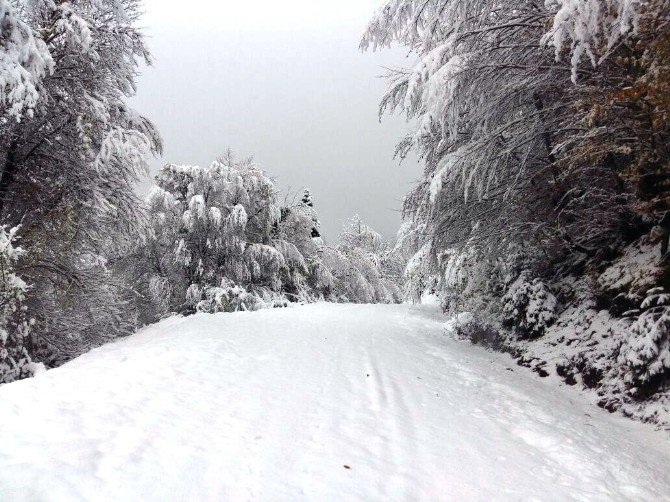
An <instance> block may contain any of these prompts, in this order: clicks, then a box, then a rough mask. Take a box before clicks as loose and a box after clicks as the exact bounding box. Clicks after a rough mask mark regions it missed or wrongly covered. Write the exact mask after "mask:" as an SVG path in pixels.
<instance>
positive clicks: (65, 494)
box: [0, 304, 670, 501]
mask: <svg viewBox="0 0 670 502" xmlns="http://www.w3.org/2000/svg"><path fill="white" fill-rule="evenodd" d="M443 322H444V319H443V318H440V317H439V316H438V315H437V313H436V312H434V311H432V310H430V308H427V307H423V308H421V307H410V306H379V305H378V306H356V305H329V304H319V305H312V306H306V307H299V308H293V309H283V310H271V311H261V312H254V313H239V314H222V315H215V316H210V315H197V316H194V317H190V318H185V319H169V320H167V321H164V322H162V323H160V324H158V325H155V326H152V327H149V328H147V329H145V330H143V331H142V332H140V333H139V334H138V335H136V336H134V337H132V338H130V339H127V340H124V341H121V342H119V343H116V344H113V345H108V346H105V347H102V348H100V349H98V350H95V351H93V352H91V353H89V354H86V355H84V356H83V357H80V358H79V359H77V360H75V361H73V362H71V363H69V364H67V365H65V366H64V367H62V368H60V369H57V370H53V371H49V372H46V373H43V374H40V375H39V376H37V377H36V378H34V379H32V380H27V381H22V382H17V383H13V384H10V385H5V386H3V387H0V500H3V501H13V500H30V501H33V500H38V501H39V500H53V501H69V500H110V501H111V500H115V501H116V500H137V501H147V500H156V501H170V500H184V501H203V500H205V501H206V500H217V501H218V500H273V501H274V500H318V501H322V500H429V501H434V500H458V501H461V500H482V501H484V500H486V501H488V500H635V501H637V500H650V501H652V500H653V501H662V500H668V497H670V468H669V466H670V442H669V439H668V434H667V432H663V431H655V430H653V429H652V428H651V427H649V426H644V425H642V424H638V423H634V422H630V421H628V420H626V419H623V418H620V417H616V416H610V415H609V414H607V413H606V412H603V411H602V410H599V409H598V408H595V407H593V406H591V405H589V404H586V403H585V402H584V401H583V400H582V399H581V397H580V396H578V395H577V394H576V393H574V392H569V391H568V390H567V389H562V388H559V387H555V386H553V385H552V384H551V383H548V382H545V381H541V380H539V379H538V378H537V377H535V376H534V375H533V374H531V373H530V372H528V371H527V370H525V369H522V368H518V367H517V366H513V368H511V366H510V365H511V359H508V358H507V357H506V356H504V355H500V354H491V353H488V352H485V351H484V350H482V349H479V348H477V347H473V346H471V345H470V344H468V343H465V342H459V341H455V340H452V339H450V338H449V337H448V336H445V334H444V331H443V329H442V323H443ZM508 368H511V369H513V371H510V369H508Z"/></svg>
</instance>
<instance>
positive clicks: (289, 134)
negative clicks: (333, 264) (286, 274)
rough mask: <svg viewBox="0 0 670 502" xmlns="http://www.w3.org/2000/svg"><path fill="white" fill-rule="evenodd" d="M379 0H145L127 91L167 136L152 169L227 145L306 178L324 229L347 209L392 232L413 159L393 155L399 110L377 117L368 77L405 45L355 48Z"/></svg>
mask: <svg viewBox="0 0 670 502" xmlns="http://www.w3.org/2000/svg"><path fill="white" fill-rule="evenodd" d="M380 2H381V0H337V1H330V2H326V1H322V0H283V1H281V2H279V1H275V0H264V1H253V0H251V1H249V0H247V1H244V2H239V1H235V2H233V1H228V0H219V1H214V0H190V1H189V2H183V0H179V1H177V0H145V11H146V14H145V16H144V17H143V19H142V23H141V24H142V25H143V26H145V27H146V28H145V31H146V33H147V35H148V36H149V45H150V47H151V50H152V53H153V55H154V58H155V65H154V66H153V67H152V68H148V69H146V70H145V71H144V72H143V75H142V77H141V78H140V80H139V89H138V96H137V98H136V99H134V100H133V103H134V105H135V107H136V108H137V109H138V110H139V111H140V112H142V113H143V114H145V115H147V116H148V117H150V118H151V119H152V120H153V121H154V122H155V123H156V124H157V125H158V127H159V129H160V131H161V134H162V136H163V139H164V142H165V154H164V156H163V158H162V159H157V160H156V161H155V163H154V169H156V170H157V169H158V168H159V167H160V166H162V165H163V164H165V163H168V162H172V163H179V164H195V165H207V164H209V163H210V162H211V161H212V160H213V159H214V158H215V157H216V156H217V155H218V154H220V153H222V152H223V151H225V150H226V149H227V148H228V147H231V148H232V149H233V150H234V151H235V152H236V153H238V154H239V155H240V156H244V157H246V156H249V155H253V156H254V158H255V159H256V161H257V162H258V163H259V164H260V165H261V167H262V168H263V169H264V170H266V171H267V173H268V174H269V175H271V176H272V177H274V178H275V179H276V180H277V183H278V186H279V188H280V189H281V190H283V191H284V192H286V191H288V190H289V189H292V190H293V191H296V190H299V189H302V188H304V187H309V188H310V189H311V190H312V193H313V195H314V199H315V205H316V209H317V211H318V213H319V217H320V219H321V222H322V226H323V232H324V234H325V236H326V237H327V238H328V239H329V240H331V241H334V240H335V239H336V236H337V234H338V233H339V230H340V228H341V221H342V220H344V219H346V218H348V217H350V216H351V215H353V214H355V213H358V214H360V215H361V216H362V217H363V219H364V220H366V221H367V222H368V223H369V224H370V225H371V226H373V227H374V228H376V229H377V230H378V231H379V232H381V233H382V234H383V235H384V236H385V237H387V238H390V237H393V236H394V235H395V232H396V230H397V228H398V225H399V222H400V216H399V210H400V207H401V200H402V197H403V195H404V194H405V193H406V192H407V190H408V188H409V186H410V184H411V182H412V181H413V180H415V179H417V178H418V177H419V176H420V166H419V165H418V164H417V163H416V162H415V161H409V162H406V163H403V165H402V166H399V165H398V162H397V161H396V160H394V159H393V152H394V148H395V144H396V143H397V142H398V140H399V139H400V138H401V137H402V136H403V135H404V134H405V132H406V130H407V126H406V124H405V122H404V119H403V118H402V117H393V118H391V117H387V118H385V119H384V120H383V122H382V123H381V124H380V123H379V121H378V118H377V107H378V103H379V100H380V98H381V96H382V94H383V92H384V90H385V89H386V83H385V82H384V81H383V80H382V79H379V78H376V77H377V76H379V75H380V74H382V73H383V68H382V66H394V67H397V66H404V65H406V64H407V63H406V59H405V52H404V51H402V50H399V49H398V50H395V51H384V52H381V53H376V54H371V53H365V54H361V53H360V52H359V51H358V41H359V38H360V35H361V33H362V31H363V29H364V28H365V25H366V23H367V21H368V20H369V18H370V17H371V15H372V14H373V13H374V11H375V9H376V8H377V7H378V5H379V4H380Z"/></svg>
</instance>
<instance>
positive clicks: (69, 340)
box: [0, 0, 161, 359]
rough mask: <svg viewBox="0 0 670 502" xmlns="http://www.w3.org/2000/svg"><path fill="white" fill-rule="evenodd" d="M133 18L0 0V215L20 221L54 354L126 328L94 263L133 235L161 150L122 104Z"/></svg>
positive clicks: (134, 46)
mask: <svg viewBox="0 0 670 502" xmlns="http://www.w3.org/2000/svg"><path fill="white" fill-rule="evenodd" d="M139 14H140V3H139V2H138V1H137V0H114V1H107V0H77V1H71V2H64V1H54V0H37V1H31V2H24V1H20V0H2V1H0V48H2V50H0V222H2V223H3V224H6V225H9V226H16V225H18V224H19V223H21V226H20V230H19V232H18V235H19V236H20V238H21V244H22V247H23V248H24V249H25V251H26V253H25V254H24V255H22V256H21V257H20V258H19V262H20V268H21V275H22V277H24V279H25V280H26V282H28V283H30V284H31V285H32V287H31V289H30V290H29V291H27V292H26V305H28V307H29V310H30V312H31V316H34V318H35V319H36V324H35V327H34V330H33V337H34V338H35V339H36V346H37V345H39V346H43V345H46V346H48V347H50V349H49V351H50V352H53V353H54V354H53V357H55V358H57V359H58V358H63V357H71V356H72V355H76V354H77V353H80V352H81V351H83V350H86V349H87V348H88V347H90V346H93V345H96V344H98V343H100V341H101V339H108V338H109V337H110V336H111V337H113V336H118V335H121V334H128V333H130V332H132V329H133V328H132V327H128V326H127V323H126V322H119V321H118V320H119V318H127V317H129V316H128V315H127V314H128V313H127V312H123V313H121V312H120V311H119V309H120V307H121V306H122V305H123V302H121V301H120V299H119V295H124V294H125V293H124V290H125V288H126V286H123V285H118V284H115V283H114V281H112V280H111V275H110V274H109V271H105V270H104V269H103V268H101V267H103V265H102V264H103V263H105V261H106V257H107V256H110V255H113V254H114V253H115V252H116V250H120V249H121V248H123V247H124V246H126V245H129V244H130V243H132V241H134V240H136V238H137V235H138V230H139V228H140V227H141V222H142V219H143V213H142V208H141V204H140V201H139V200H138V198H137V196H136V195H135V193H134V185H135V183H136V181H137V180H138V179H139V177H140V176H141V175H143V174H144V173H146V171H147V167H148V164H147V157H148V156H149V155H151V154H152V153H155V152H158V151H159V150H160V148H161V145H160V139H159V137H158V134H157V132H156V130H155V128H154V127H153V125H152V124H151V123H150V122H149V121H148V120H147V119H145V118H144V117H142V116H141V115H139V114H138V113H137V112H135V111H134V110H133V109H132V108H130V107H129V106H128V104H127V102H126V98H128V97H129V96H132V95H133V94H134V92H135V77H136V75H137V71H138V65H139V63H140V62H150V58H149V53H148V50H147V48H146V46H145V44H144V38H143V35H142V33H141V32H140V30H139V29H138V28H137V27H136V22H137V19H138V16H139ZM101 333H104V336H103V335H100V334H101ZM91 337H93V338H91ZM38 342H39V343H38Z"/></svg>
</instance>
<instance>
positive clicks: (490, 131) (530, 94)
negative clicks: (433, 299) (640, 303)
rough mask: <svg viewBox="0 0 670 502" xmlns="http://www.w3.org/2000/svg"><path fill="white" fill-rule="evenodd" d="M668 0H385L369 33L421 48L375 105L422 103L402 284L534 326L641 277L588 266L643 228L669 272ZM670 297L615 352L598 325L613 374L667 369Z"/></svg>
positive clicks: (604, 261) (538, 331)
mask: <svg viewBox="0 0 670 502" xmlns="http://www.w3.org/2000/svg"><path fill="white" fill-rule="evenodd" d="M668 12H670V3H669V2H668V1H667V0H648V1H638V0H550V1H547V2H525V1H521V0H513V1H511V2H505V3H504V4H503V3H501V2H499V1H497V0H387V1H386V2H384V4H383V5H382V7H381V8H380V9H379V10H378V12H377V13H376V15H375V16H374V18H373V19H372V21H371V22H370V24H369V26H368V29H367V31H366V33H365V34H364V36H363V39H362V43H361V46H362V48H363V49H368V48H372V49H378V48H383V47H388V46H390V45H392V44H394V43H397V44H400V45H403V46H405V47H407V48H408V49H409V51H410V53H411V55H412V56H413V57H414V58H415V62H414V63H413V64H412V65H411V66H410V68H408V69H397V70H391V71H389V73H388V75H387V77H388V81H389V90H388V92H387V93H386V95H385V96H384V98H383V99H382V102H381V106H380V113H385V112H394V111H398V112H401V113H404V114H405V115H406V116H407V117H408V118H409V119H411V123H412V124H413V125H412V127H413V129H412V132H411V134H409V135H408V136H407V137H406V138H405V139H404V140H403V141H402V142H401V143H400V144H399V145H398V148H397V153H398V155H400V156H401V157H404V156H405V155H406V154H407V153H408V152H409V151H410V149H412V148H414V149H416V150H417V151H418V153H419V154H420V155H421V156H422V158H423V159H424V161H425V169H424V175H423V179H422V180H421V181H420V182H419V183H418V184H417V185H416V186H415V187H414V188H413V189H412V190H411V191H410V193H409V194H408V195H407V197H406V199H405V203H404V218H405V224H404V225H403V227H402V229H401V233H400V234H399V239H398V249H399V251H401V252H402V253H404V254H405V255H406V256H407V257H408V258H409V259H408V266H407V269H406V294H408V295H409V296H413V297H415V298H416V297H420V296H421V295H422V294H423V293H424V292H426V291H428V292H432V291H437V292H438V293H439V294H440V295H441V297H442V303H443V306H445V308H447V309H448V310H455V311H456V312H458V311H463V310H468V311H471V312H475V313H477V315H478V316H486V317H488V318H487V319H486V321H487V322H489V321H491V322H492V323H493V324H495V325H496V326H497V327H500V326H501V325H504V326H506V327H507V328H509V329H511V330H516V331H517V334H522V335H523V337H531V338H534V337H539V336H540V335H542V333H545V332H547V331H548V330H550V329H551V327H552V326H553V323H554V322H556V324H557V325H558V326H562V327H564V328H565V327H566V326H577V325H579V326H580V327H579V332H580V333H581V332H582V330H583V328H582V327H581V326H582V325H588V322H589V321H588V319H591V318H595V317H596V316H595V312H594V313H593V316H591V313H589V314H588V316H591V317H588V316H586V319H587V320H586V321H585V320H584V319H572V318H568V317H569V315H571V314H570V312H583V311H584V310H588V307H586V306H588V305H598V306H599V307H603V308H609V309H610V313H611V314H612V315H613V316H617V315H621V312H617V311H618V307H617V306H616V305H615V303H617V302H619V303H621V302H623V303H630V300H629V299H630V298H637V297H638V296H639V295H640V294H642V293H641V292H640V291H638V290H636V289H635V287H634V286H633V283H632V282H630V281H628V282H626V281H625V280H624V279H621V280H620V281H617V283H621V284H624V283H625V284H628V286H627V287H628V288H629V289H628V290H625V291H623V290H621V289H622V288H623V286H621V288H618V289H617V290H616V293H613V292H612V291H605V290H604V289H603V288H599V287H598V286H597V285H595V286H594V284H596V283H597V278H598V276H599V274H600V273H602V271H603V270H604V269H605V268H607V266H608V265H609V264H611V263H613V262H616V260H617V259H618V258H620V257H622V255H624V254H625V253H626V252H627V251H626V250H627V249H637V248H639V245H640V243H642V242H647V239H648V240H650V241H651V242H652V243H653V244H654V245H656V246H658V248H659V249H660V254H659V256H658V259H659V263H658V264H656V265H655V266H656V267H658V269H659V270H662V272H658V273H657V274H655V275H654V276H653V277H654V279H653V281H656V284H658V285H661V284H662V285H665V282H667V277H668V273H669V271H670V270H669V269H670V260H669V257H670V253H668V248H669V246H670V244H669V242H670V196H669V194H670V169H669V168H668V166H670V152H669V150H668V149H667V144H668V143H669V141H670V129H669V128H668V123H669V122H668V112H669V110H670V86H669V84H668V82H670V65H669V64H668V61H670V57H669V56H670V24H669V23H668ZM644 256H647V254H646V252H645V253H644ZM623 261H625V260H623ZM643 263H647V258H645V259H644V260H643V259H642V258H639V262H638V263H637V264H635V263H632V264H630V266H639V267H640V268H645V267H647V265H643ZM628 275H631V274H628ZM650 277H651V276H650ZM575 285H578V286H577V289H578V291H579V293H576V292H575V291H574V289H573V287H574V286H575ZM651 285H653V283H652V284H650V285H649V286H651ZM554 294H555V295H556V297H554ZM589 295H590V296H589ZM612 296H616V299H617V301H616V302H615V301H613V299H612ZM622 298H623V299H624V300H621V299H622ZM571 302H572V303H573V304H572V305H569V304H570V303H571ZM574 302H582V303H583V305H579V306H576V305H574ZM559 304H560V305H561V306H562V307H566V305H567V307H568V308H567V309H566V312H567V314H566V316H568V317H566V318H564V319H558V318H559V317H560V316H561V315H562V313H561V312H559V311H558V310H557V306H558V305H559ZM629 308H630V307H629ZM580 309H581V310H580ZM624 310H625V309H624ZM661 311H662V309H660V308H655V310H653V311H651V310H650V312H649V313H643V314H641V315H640V319H638V321H636V323H635V324H634V325H633V327H632V328H631V329H630V330H628V331H627V332H626V335H625V337H628V338H629V339H628V342H627V343H626V344H624V347H623V349H622V350H623V353H624V354H625V355H624V356H622V357H620V358H619V359H618V361H617V357H616V356H614V355H613V354H612V351H611V350H610V349H607V348H606V347H607V346H608V344H607V343H605V342H602V340H600V341H599V342H597V343H600V344H601V345H602V347H603V348H602V349H601V350H602V353H600V354H599V356H598V357H596V356H595V355H594V356H592V357H593V362H594V364H597V365H598V366H599V367H601V369H600V370H599V371H600V373H599V374H600V375H601V377H602V375H603V374H604V373H605V372H604V370H603V369H602V366H603V361H604V360H607V361H609V364H611V365H612V366H617V365H619V366H620V368H615V369H621V370H622V372H623V373H625V374H626V375H627V376H626V378H627V379H628V382H629V385H633V386H635V387H636V388H638V395H643V394H645V392H652V390H651V387H653V384H652V382H656V383H657V382H658V381H659V380H662V379H663V378H666V376H667V370H666V369H665V368H666V367H665V366H664V365H665V363H664V357H665V356H664V355H663V354H665V352H664V350H663V347H665V345H664V344H665V343H666V338H667V336H666V330H665V328H664V324H663V323H664V322H665V320H664V317H663V313H662V312H661ZM575 315H577V314H575ZM603 315H605V314H603ZM609 322H610V324H611V325H614V324H616V322H617V320H616V319H612V320H610V321H609ZM594 329H596V328H594ZM496 330H497V328H496V329H494V330H492V331H491V332H492V333H493V332H495V331H496ZM584 333H585V334H584V336H585V337H589V336H591V335H589V333H593V331H584ZM500 336H501V337H504V336H506V335H505V334H504V333H502V332H501V334H500ZM559 338H560V337H559ZM561 339H562V338H561ZM603 339H604V338H603ZM580 357H581V356H580ZM590 357H591V356H590ZM596 359H598V361H597V362H596ZM589 364H590V363H589ZM576 366H579V367H581V368H582V369H584V368H586V367H587V365H586V364H581V363H576ZM584 371H587V370H586V369H584ZM615 373H616V371H615ZM608 374H609V373H608ZM602 378H604V377H602ZM586 380H589V381H593V380H594V379H593V378H591V377H585V381H586ZM598 381H599V380H598ZM645 386H646V390H645Z"/></svg>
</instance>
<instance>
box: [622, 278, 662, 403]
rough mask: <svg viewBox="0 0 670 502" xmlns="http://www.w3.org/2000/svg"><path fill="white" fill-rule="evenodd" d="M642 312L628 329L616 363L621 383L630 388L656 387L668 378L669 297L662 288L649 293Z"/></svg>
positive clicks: (635, 390)
mask: <svg viewBox="0 0 670 502" xmlns="http://www.w3.org/2000/svg"><path fill="white" fill-rule="evenodd" d="M641 310H642V312H641V313H640V314H639V315H638V317H637V318H636V319H635V321H634V322H633V323H632V324H631V326H630V328H629V329H628V336H627V337H626V338H625V340H624V342H623V344H622V347H621V350H620V353H619V362H620V363H621V364H622V365H623V368H624V381H625V382H626V383H627V384H629V385H630V386H632V387H634V389H633V392H634V393H638V392H639V390H638V389H635V388H638V387H642V388H644V387H654V386H658V385H659V384H660V383H661V382H662V381H664V380H666V379H667V378H668V376H670V294H668V293H665V292H664V291H663V288H660V287H659V288H653V289H651V290H649V292H648V294H647V298H646V299H645V300H644V301H643V302H642V305H641Z"/></svg>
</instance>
